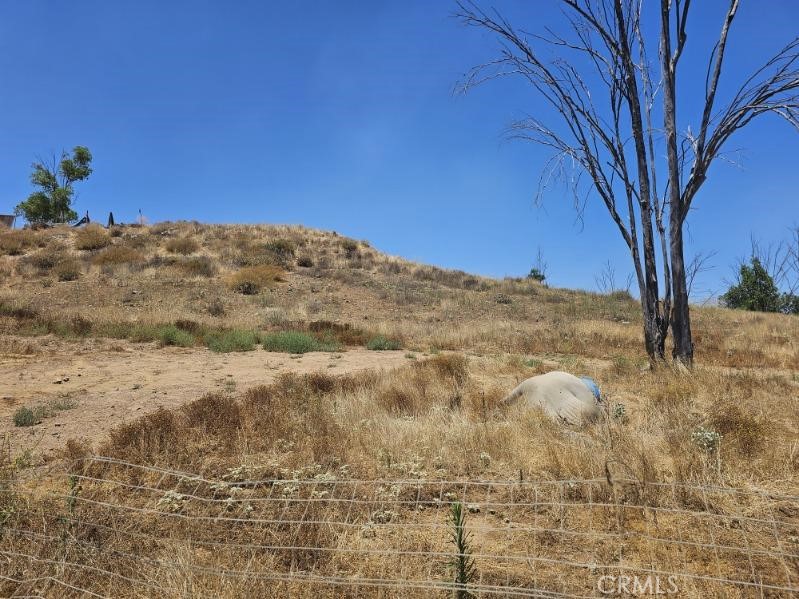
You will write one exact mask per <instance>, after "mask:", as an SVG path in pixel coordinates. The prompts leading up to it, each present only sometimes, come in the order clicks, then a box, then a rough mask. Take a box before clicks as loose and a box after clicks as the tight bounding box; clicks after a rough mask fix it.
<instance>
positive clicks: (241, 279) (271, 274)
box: [228, 264, 285, 295]
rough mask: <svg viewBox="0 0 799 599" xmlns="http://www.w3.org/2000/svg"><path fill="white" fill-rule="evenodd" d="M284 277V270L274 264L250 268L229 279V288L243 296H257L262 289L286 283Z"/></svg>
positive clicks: (243, 269)
mask: <svg viewBox="0 0 799 599" xmlns="http://www.w3.org/2000/svg"><path fill="white" fill-rule="evenodd" d="M284 276H285V272H284V271H283V269H282V268H280V267H279V266H274V265H272V264H262V265H260V266H248V267H246V268H242V269H241V270H239V271H237V272H236V273H235V274H233V275H232V276H231V277H230V278H229V279H228V287H230V289H232V290H233V291H236V292H238V293H241V294H243V295H256V294H258V293H260V291H261V290H262V289H264V288H266V287H270V286H272V285H274V284H275V283H280V282H282V281H284V280H285V279H284Z"/></svg>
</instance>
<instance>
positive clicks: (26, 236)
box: [0, 229, 37, 256]
mask: <svg viewBox="0 0 799 599" xmlns="http://www.w3.org/2000/svg"><path fill="white" fill-rule="evenodd" d="M36 243H37V239H36V233H34V232H33V231H31V230H30V229H18V230H16V231H0V253H3V254H8V255H9V256H18V255H19V254H23V253H24V252H25V250H27V249H29V248H32V247H35V246H36Z"/></svg>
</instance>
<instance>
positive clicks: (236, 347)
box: [205, 329, 259, 353]
mask: <svg viewBox="0 0 799 599" xmlns="http://www.w3.org/2000/svg"><path fill="white" fill-rule="evenodd" d="M258 342H259V337H258V334H257V333H255V332H253V331H244V330H238V329H234V330H231V331H222V332H220V333H212V334H210V335H208V336H207V337H206V339H205V343H206V345H208V349H210V350H211V351H215V352H219V353H227V352H237V351H252V350H254V349H255V346H256V345H257V344H258Z"/></svg>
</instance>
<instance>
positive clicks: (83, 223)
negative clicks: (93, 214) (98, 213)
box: [72, 210, 92, 227]
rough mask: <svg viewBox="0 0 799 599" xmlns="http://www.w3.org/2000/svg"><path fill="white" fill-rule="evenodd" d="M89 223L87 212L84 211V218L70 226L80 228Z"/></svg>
mask: <svg viewBox="0 0 799 599" xmlns="http://www.w3.org/2000/svg"><path fill="white" fill-rule="evenodd" d="M90 222H92V220H91V219H90V218H89V211H88V210H87V211H86V216H84V217H83V218H82V219H80V220H79V221H78V222H76V223H75V224H74V225H72V226H73V227H80V226H82V225H88V224H89V223H90Z"/></svg>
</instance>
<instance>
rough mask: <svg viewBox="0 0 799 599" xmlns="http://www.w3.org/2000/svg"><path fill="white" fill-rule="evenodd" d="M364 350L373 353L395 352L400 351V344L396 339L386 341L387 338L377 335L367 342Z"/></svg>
mask: <svg viewBox="0 0 799 599" xmlns="http://www.w3.org/2000/svg"><path fill="white" fill-rule="evenodd" d="M366 349H371V350H373V351H387V350H397V349H402V344H401V343H400V342H399V341H397V340H396V339H388V338H387V337H383V336H382V335H378V336H377V337H372V338H371V339H370V340H369V341H368V343H367V344H366Z"/></svg>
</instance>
